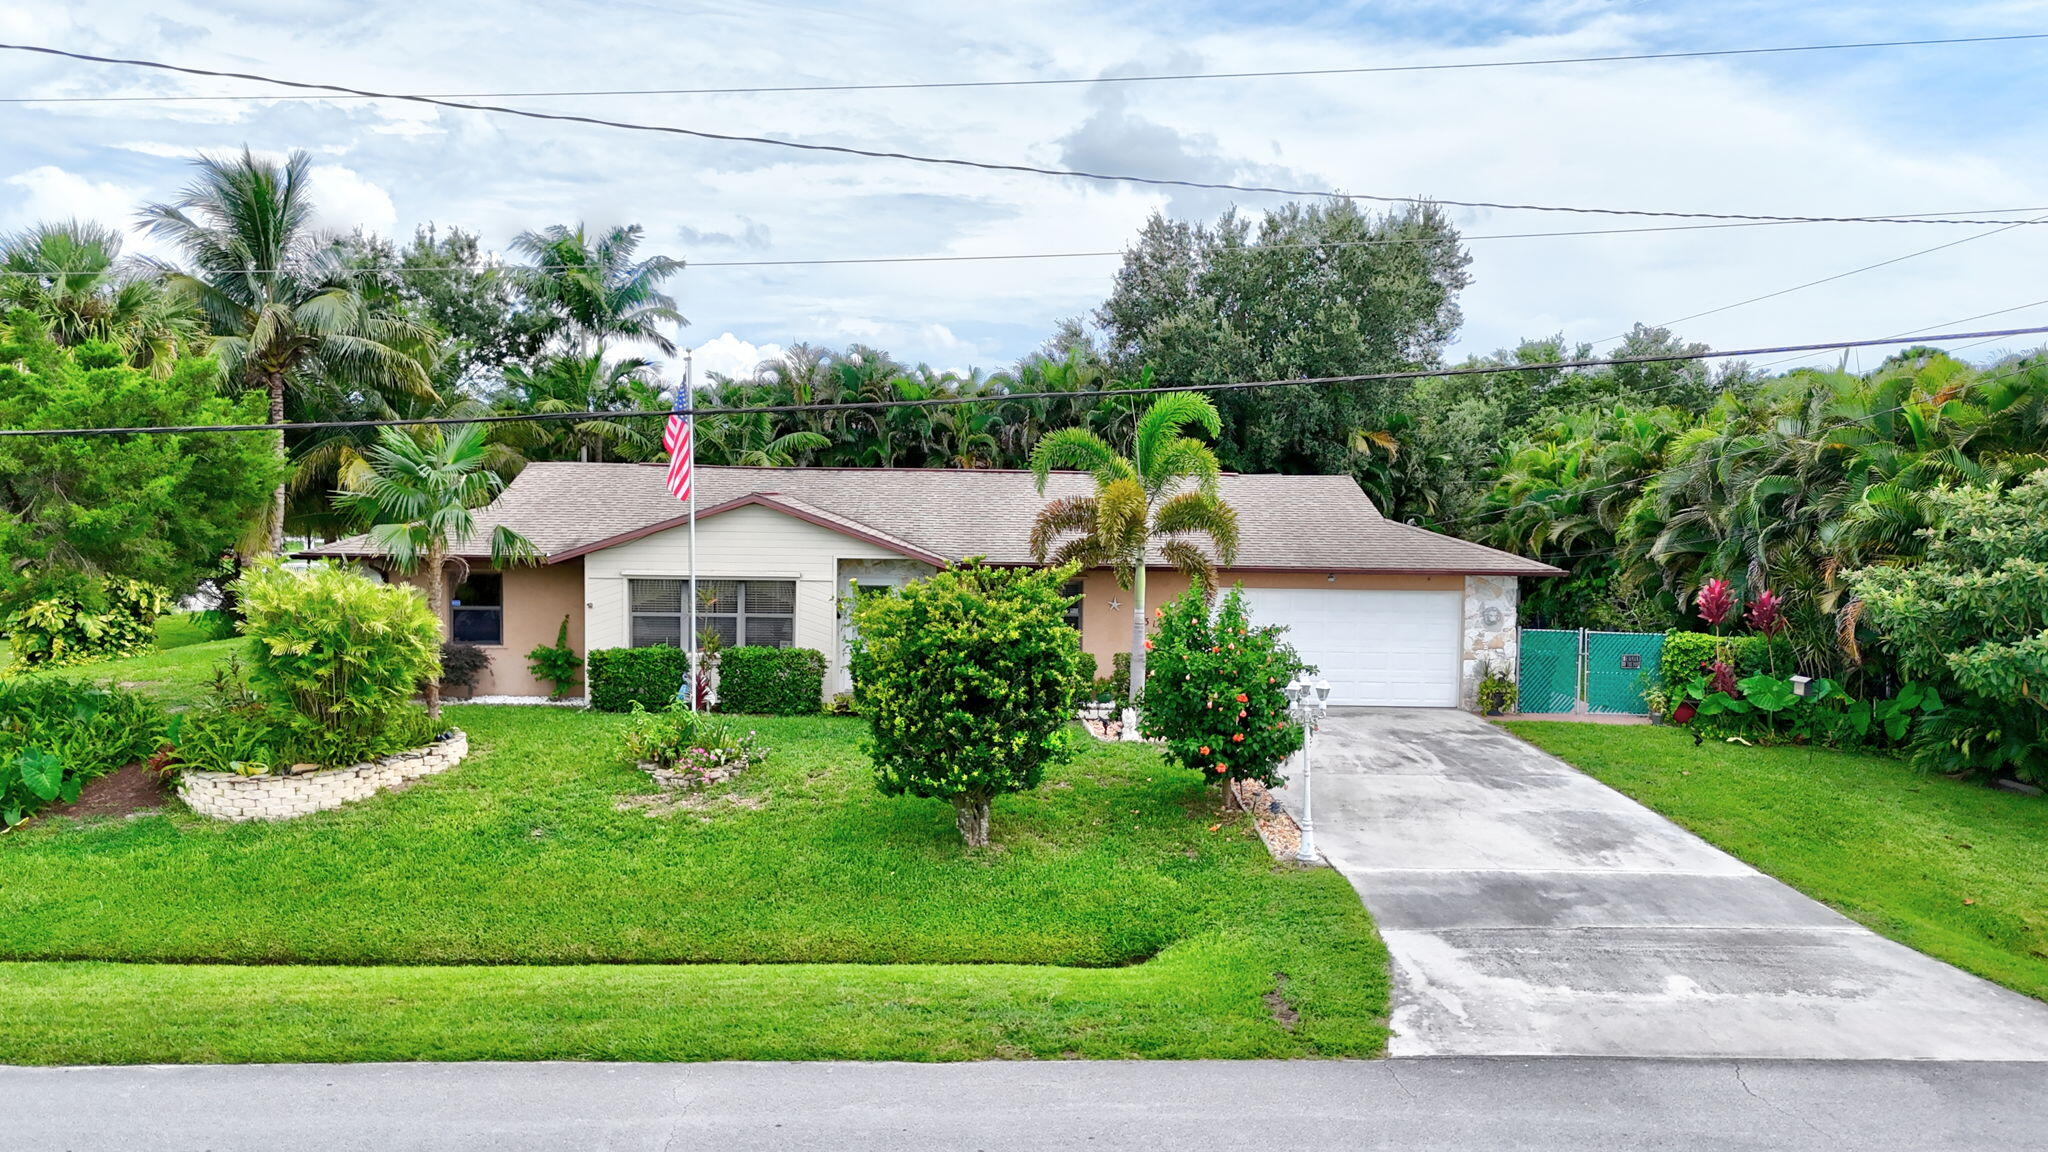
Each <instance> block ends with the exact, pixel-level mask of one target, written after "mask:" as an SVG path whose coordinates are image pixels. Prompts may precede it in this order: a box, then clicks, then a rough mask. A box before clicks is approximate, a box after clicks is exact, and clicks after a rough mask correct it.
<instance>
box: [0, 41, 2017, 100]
mask: <svg viewBox="0 0 2048 1152" xmlns="http://www.w3.org/2000/svg"><path fill="white" fill-rule="evenodd" d="M2042 39H2048V32H2026V33H2018V34H2015V35H2010V36H1961V37H1950V38H1945V39H1938V40H1865V41H1859V42H1855V43H1848V44H1797V45H1790V46H1786V47H1772V48H1712V49H1704V50H1700V51H1693V52H1633V53H1628V54H1625V55H1615V56H1550V57H1543V58H1539V59H1534V60H1474V61H1469V62H1464V63H1445V64H1380V65H1372V66H1362V67H1355V68H1289V69H1282V70H1277V71H1263V72H1168V73H1159V74H1154V75H1143V76H1071V77H1053V78H1046V79H1023V80H923V81H906V82H903V83H897V84H787V85H765V86H755V87H747V88H596V89H591V88H579V89H567V90H555V91H534V92H416V93H409V94H407V95H408V96H422V97H426V98H428V99H435V100H447V99H456V100H473V99H489V100H498V99H507V98H512V97H536V96H545V97H559V96H752V95H772V94H777V93H793V92H904V91H920V90H926V89H946V88H1038V87H1054V86H1063V85H1086V84H1154V83H1160V82H1164V81H1178V80H1262V79H1270V78H1275V77H1282V78H1285V77H1304V76H1364V75H1371V74H1375V73H1384V72H1458V71H1466V70H1470V69H1477V68H1540V67H1548V66H1551V65H1557V64H1613V63H1626V62H1632V61H1641V60H1698V59H1704V58H1707V57H1714V56H1766V55H1773V54H1780V53H1789V52H1842V51H1848V50H1852V49H1862V48H1924V47H1930V46H1935V45H1948V44H1992V43H1999V42H2002V41H2012V40H2042ZM345 98H346V99H360V100H380V99H392V98H394V97H382V96H355V97H345ZM332 99H335V97H332V96H287V95H283V94H277V93H273V94H268V95H264V94H242V95H229V96H191V95H175V96H9V97H0V104H125V103H141V102H150V103H155V102H161V101H210V100H332Z"/></svg>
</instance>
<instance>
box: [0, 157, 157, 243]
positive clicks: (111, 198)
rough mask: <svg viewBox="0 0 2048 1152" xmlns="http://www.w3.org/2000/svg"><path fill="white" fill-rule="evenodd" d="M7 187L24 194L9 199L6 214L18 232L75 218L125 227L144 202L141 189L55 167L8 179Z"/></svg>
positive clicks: (9, 222)
mask: <svg viewBox="0 0 2048 1152" xmlns="http://www.w3.org/2000/svg"><path fill="white" fill-rule="evenodd" d="M6 183H7V185H8V187H10V188H18V189H20V190H21V191H20V192H17V193H13V194H12V195H10V196H8V197H7V198H6V200H7V201H8V203H7V205H6V208H5V210H4V214H5V218H6V220H7V223H8V224H9V226H10V227H16V228H18V227H22V226H24V225H27V224H33V223H35V222H36V221H38V220H69V219H74V218H75V219H79V220H99V221H102V222H104V223H108V224H116V225H126V224H127V223H128V221H129V220H130V219H131V218H133V216H134V215H135V209H136V208H137V207H138V206H139V205H140V204H141V202H142V199H143V190H142V189H141V188H137V187H134V186H132V185H127V184H117V183H114V182H112V181H99V180H91V179H87V178H86V177H84V176H80V175H78V174H77V173H75V172H67V171H65V170H64V169H62V168H59V167H57V166H55V165H53V164H44V165H41V166H40V167H36V168H31V169H29V170H28V171H26V172H22V173H18V174H16V175H13V176H9V177H7V179H6Z"/></svg>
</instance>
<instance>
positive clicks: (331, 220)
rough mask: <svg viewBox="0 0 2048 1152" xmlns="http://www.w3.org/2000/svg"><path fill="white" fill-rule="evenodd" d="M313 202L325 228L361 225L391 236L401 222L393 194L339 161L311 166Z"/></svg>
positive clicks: (349, 228)
mask: <svg viewBox="0 0 2048 1152" xmlns="http://www.w3.org/2000/svg"><path fill="white" fill-rule="evenodd" d="M309 175H310V176H311V180H312V183H311V187H312V190H313V205H314V208H315V210H316V212H317V214H318V218H319V223H320V226H321V227H322V228H326V229H328V230H329V231H333V232H350V231H353V230H355V229H357V228H362V229H364V230H365V231H369V232H375V233H378V234H379V235H384V236H389V235H391V233H392V232H393V231H394V230H395V229H396V228H397V226H398V209H397V208H396V207H394V206H393V205H392V203H391V194H390V193H388V192H386V191H384V189H383V188H381V187H379V186H378V185H376V184H375V183H372V182H371V181H369V180H365V179H363V177H362V176H361V175H359V174H358V173H357V172H356V171H355V169H353V168H344V167H342V166H341V165H339V164H315V165H313V167H312V168H311V170H310V172H309Z"/></svg>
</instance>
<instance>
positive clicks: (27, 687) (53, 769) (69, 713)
mask: <svg viewBox="0 0 2048 1152" xmlns="http://www.w3.org/2000/svg"><path fill="white" fill-rule="evenodd" d="M162 727H163V713H162V711H161V710H160V709H158V708H157V706H156V705H155V704H154V703H152V702H151V701H150V700H149V699H148V698H147V697H143V696H139V695H137V694H135V693H133V692H129V691H126V690H124V689H120V688H115V687H111V686H106V687H103V686H98V685H93V684H87V683H83V682H80V681H76V680H67V679H62V678H60V677H55V676H18V677H9V678H7V679H4V680H0V827H5V826H8V825H13V824H19V823H20V822H21V821H22V820H23V819H24V818H25V817H27V816H28V815H30V814H32V813H34V812H35V811H36V810H37V809H39V808H41V807H43V806H44V805H46V804H51V803H69V802H71V801H73V800H76V799H78V793H79V790H80V789H81V788H83V787H84V786H85V784H86V783H87V782H88V781H90V780H91V779H92V778H93V777H95V776H99V775H102V774H104V773H107V772H111V771H113V770H114V769H116V768H119V767H121V766H122V765H124V764H127V763H129V762H131V761H135V760H140V759H142V758H144V757H146V756H148V755H149V754H150V753H151V752H152V751H154V750H155V749H156V747H157V733H158V731H159V730H160V729H161V728H162Z"/></svg>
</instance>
